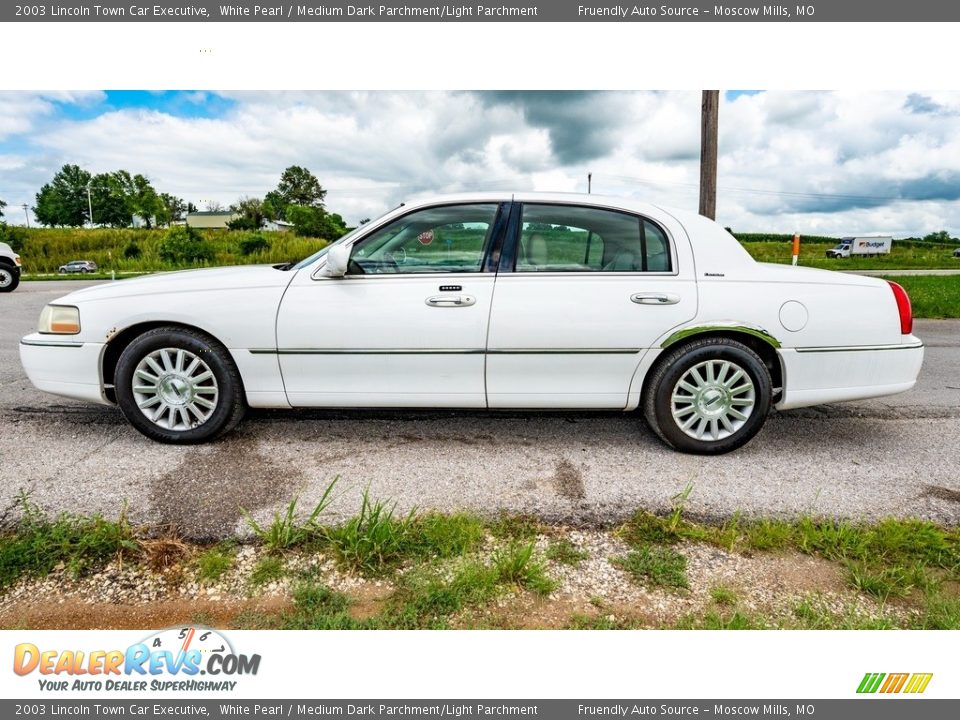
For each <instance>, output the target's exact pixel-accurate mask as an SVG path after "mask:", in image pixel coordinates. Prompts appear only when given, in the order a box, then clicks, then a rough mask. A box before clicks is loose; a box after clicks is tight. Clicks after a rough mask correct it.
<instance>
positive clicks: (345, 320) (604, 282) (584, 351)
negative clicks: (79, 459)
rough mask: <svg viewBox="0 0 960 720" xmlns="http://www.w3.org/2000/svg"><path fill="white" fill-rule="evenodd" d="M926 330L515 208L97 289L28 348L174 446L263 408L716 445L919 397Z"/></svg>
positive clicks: (575, 204) (850, 295)
mask: <svg viewBox="0 0 960 720" xmlns="http://www.w3.org/2000/svg"><path fill="white" fill-rule="evenodd" d="M851 307H856V308H857V312H856V313H849V312H838V308H851ZM912 324H913V321H912V316H911V309H910V300H909V299H908V297H907V295H906V293H905V292H904V291H903V289H902V288H901V287H900V286H898V285H896V284H895V283H888V282H885V281H882V280H878V279H875V278H868V277H859V276H855V275H845V274H842V273H837V272H830V271H824V270H814V269H809V268H802V267H789V266H780V265H767V264H760V263H756V262H754V260H753V259H752V258H751V257H750V256H749V255H748V254H747V252H746V251H745V250H744V249H743V248H742V247H741V246H740V244H739V243H738V242H737V241H736V240H735V239H734V238H733V237H732V236H731V235H730V234H729V233H727V232H726V231H725V230H724V229H723V228H722V227H720V226H719V225H717V224H716V223H714V222H712V221H710V220H707V219H705V218H703V217H700V216H698V215H693V214H688V213H681V212H677V211H673V210H665V209H663V208H660V207H655V206H653V205H647V204H643V203H640V202H635V201H633V200H627V199H617V198H603V197H599V196H594V195H566V194H540V193H517V194H509V193H504V194H471V195H457V196H442V197H435V198H432V199H429V200H426V201H421V202H416V203H412V204H406V205H402V206H400V207H398V208H396V209H394V210H393V211H391V212H389V213H387V214H386V215H384V216H383V217H381V218H379V219H377V220H375V221H373V222H370V223H367V224H365V225H362V226H360V227H358V228H357V229H356V230H354V231H352V232H351V233H349V234H348V235H346V236H345V237H343V238H341V239H340V240H339V241H337V242H336V243H334V244H332V245H330V246H329V247H327V248H324V249H323V250H321V251H320V252H318V253H317V254H315V255H313V256H311V257H308V258H306V259H305V260H302V261H301V262H299V263H296V264H290V265H280V266H246V267H231V268H212V269H205V270H192V271H186V272H177V273H169V274H158V275H153V276H149V277H144V278H140V279H135V280H124V281H122V282H116V283H109V284H103V285H98V286H95V287H90V288H86V289H82V290H79V291H77V292H73V293H70V294H69V295H67V296H65V297H63V298H60V299H59V300H57V301H55V302H53V303H52V304H50V305H48V306H47V307H46V308H45V309H44V311H43V314H42V315H41V317H40V326H39V331H38V332H36V333H34V334H31V335H28V336H27V337H25V338H23V340H22V341H21V345H20V351H21V358H22V361H23V365H24V367H25V368H26V371H27V374H28V375H29V377H30V380H31V381H32V382H33V384H34V385H36V386H37V387H38V388H39V389H41V390H45V391H47V392H50V393H55V394H58V395H65V396H67V397H72V398H79V399H82V400H90V401H93V402H98V403H107V404H117V405H119V406H120V409H121V410H122V411H123V413H124V415H125V416H126V417H127V419H128V420H129V421H130V423H132V424H133V425H134V427H136V428H137V429H138V430H139V431H140V432H142V433H143V434H145V435H147V436H148V437H150V438H153V439H154V440H158V441H161V442H171V443H197V442H203V441H206V440H210V439H212V438H215V437H217V436H219V435H221V434H223V433H225V432H227V431H229V430H230V429H231V428H233V427H234V426H235V425H236V424H237V423H238V422H239V421H240V419H241V417H242V415H243V413H244V410H245V409H246V408H247V407H256V408H291V407H293V408H297V407H430V408H441V407H443V408H490V409H500V408H528V409H572V408H583V409H618V410H623V411H634V410H640V411H641V412H642V414H643V415H644V417H645V418H646V420H647V423H648V424H649V425H650V427H651V428H652V429H653V430H654V432H656V433H657V434H658V435H659V436H660V437H661V438H662V439H663V440H664V441H666V442H667V443H668V444H669V445H671V446H672V447H674V448H676V449H677V450H681V451H685V452H695V453H722V452H727V451H729V450H733V449H735V448H737V447H740V446H741V445H743V444H744V443H746V442H747V441H748V440H749V439H750V438H752V437H753V436H754V435H755V434H756V433H757V432H758V430H759V429H760V427H761V425H762V424H763V422H764V419H765V418H766V416H767V413H768V411H769V409H770V407H771V406H773V407H776V408H778V409H781V410H785V409H789V408H798V407H803V406H807V405H816V404H820V403H828V402H837V401H842V400H857V399H862V398H870V397H878V396H882V395H891V394H894V393H899V392H903V391H905V390H909V389H910V388H911V387H913V385H914V383H915V382H916V378H917V374H918V372H919V370H920V365H921V363H922V361H923V345H922V343H921V342H920V340H919V339H918V338H916V337H915V336H914V335H913V334H912Z"/></svg>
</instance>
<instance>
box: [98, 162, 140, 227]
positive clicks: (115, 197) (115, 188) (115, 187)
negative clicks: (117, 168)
mask: <svg viewBox="0 0 960 720" xmlns="http://www.w3.org/2000/svg"><path fill="white" fill-rule="evenodd" d="M90 204H91V205H92V206H93V222H94V224H96V225H109V226H111V227H129V226H130V223H131V220H132V218H133V208H132V207H131V204H130V201H129V198H128V197H127V193H126V189H125V188H124V186H123V183H122V182H121V181H120V180H119V179H118V178H117V173H100V174H99V175H94V176H93V178H91V180H90Z"/></svg>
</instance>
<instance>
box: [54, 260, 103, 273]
mask: <svg viewBox="0 0 960 720" xmlns="http://www.w3.org/2000/svg"><path fill="white" fill-rule="evenodd" d="M96 271H97V264H96V263H95V262H94V261H93V260H71V261H70V262H68V263H67V264H66V265H61V266H60V267H59V268H57V272H58V273H60V274H61V275H64V274H66V273H93V272H96Z"/></svg>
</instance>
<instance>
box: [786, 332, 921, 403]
mask: <svg viewBox="0 0 960 720" xmlns="http://www.w3.org/2000/svg"><path fill="white" fill-rule="evenodd" d="M779 352H780V358H781V360H782V361H783V369H784V393H783V398H782V400H781V401H780V402H779V403H777V409H778V410H789V409H791V408H800V407H807V406H810V405H820V404H823V403H831V402H843V401H846V400H865V399H867V398H875V397H883V396H885V395H896V394H897V393H901V392H906V391H907V390H910V389H911V388H912V387H913V386H914V385H915V384H916V382H917V375H919V373H920V366H921V365H922V364H923V343H921V342H920V340H919V339H918V338H916V337H913V336H912V335H911V336H910V337H909V338H904V343H903V344H901V345H885V346H877V347H856V348H793V349H781V350H780V351H779Z"/></svg>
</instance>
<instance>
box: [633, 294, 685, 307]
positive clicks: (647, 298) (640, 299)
mask: <svg viewBox="0 0 960 720" xmlns="http://www.w3.org/2000/svg"><path fill="white" fill-rule="evenodd" d="M630 300H631V301H633V302H635V303H637V304H638V305H676V304H677V303H678V302H680V296H679V295H673V294H671V293H658V292H642V293H634V294H633V295H631V296H630Z"/></svg>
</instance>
